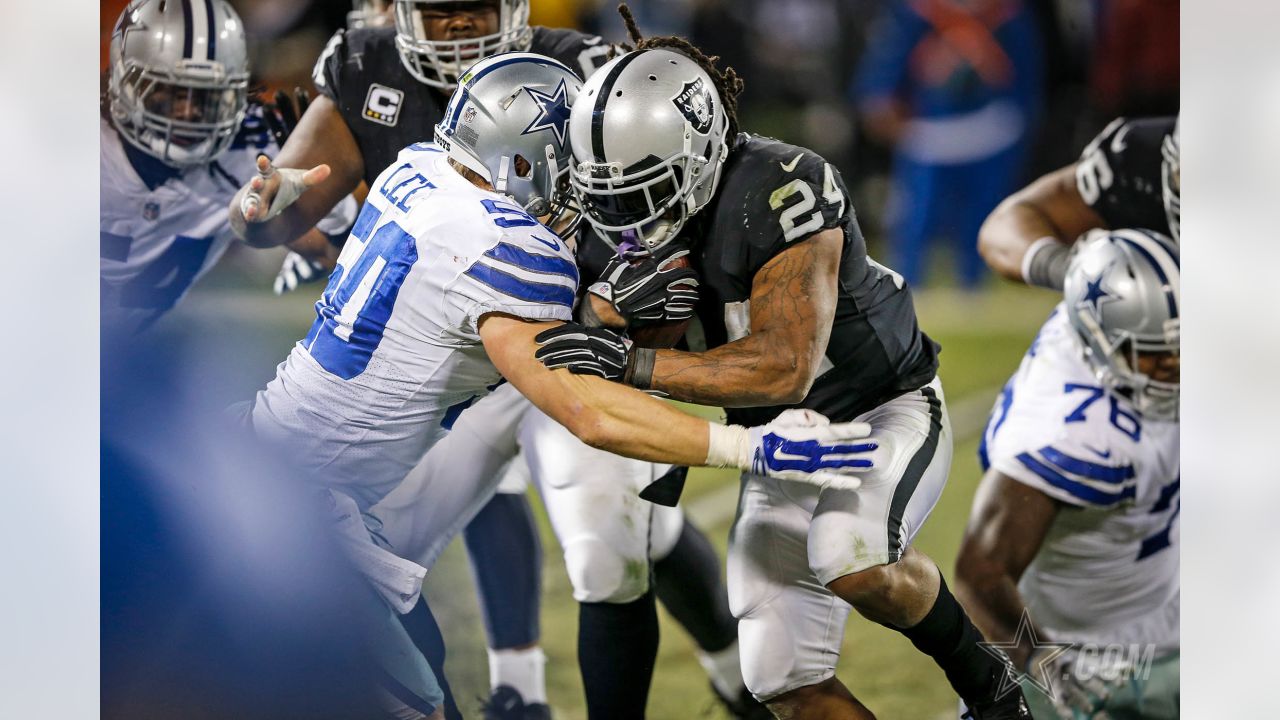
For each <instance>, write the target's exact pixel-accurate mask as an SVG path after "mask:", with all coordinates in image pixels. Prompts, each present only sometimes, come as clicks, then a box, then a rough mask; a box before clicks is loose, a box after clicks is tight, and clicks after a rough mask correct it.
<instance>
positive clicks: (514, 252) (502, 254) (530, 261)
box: [485, 243, 578, 285]
mask: <svg viewBox="0 0 1280 720" xmlns="http://www.w3.org/2000/svg"><path fill="white" fill-rule="evenodd" d="M485 257H491V258H493V259H495V260H501V261H502V262H505V263H507V264H510V265H515V266H516V267H519V268H523V269H525V270H528V271H529V272H535V273H544V274H547V275H560V276H562V277H566V278H569V279H570V280H572V281H573V282H574V284H575V285H576V284H577V282H578V266H577V265H575V264H573V262H571V261H569V260H565V259H564V258H560V257H555V256H553V255H539V254H538V253H531V252H529V251H528V250H525V249H524V248H522V247H518V246H516V245H511V244H510V243H498V244H497V245H494V246H493V247H492V248H491V249H490V250H489V252H487V253H485Z"/></svg>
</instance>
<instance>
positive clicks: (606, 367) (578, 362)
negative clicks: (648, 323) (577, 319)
mask: <svg viewBox="0 0 1280 720" xmlns="http://www.w3.org/2000/svg"><path fill="white" fill-rule="evenodd" d="M534 341H535V342H537V343H538V345H540V346H541V347H539V348H538V350H537V352H535V353H534V357H536V358H537V359H538V360H539V361H541V362H542V364H543V365H546V366H547V367H548V368H550V369H552V370H555V369H557V368H565V369H567V370H568V371H569V372H571V373H574V374H577V375H595V376H597V377H602V378H604V379H605V380H612V381H614V382H624V381H625V379H624V378H625V375H626V372H627V361H628V360H629V359H630V355H631V347H632V346H631V340H630V339H628V338H627V336H626V335H623V334H622V333H619V332H617V331H615V330H609V329H608V328H589V327H586V326H584V325H579V324H577V323H565V324H564V325H559V326H557V327H554V328H551V329H550V330H544V331H542V332H540V333H538V335H537V337H535V338H534Z"/></svg>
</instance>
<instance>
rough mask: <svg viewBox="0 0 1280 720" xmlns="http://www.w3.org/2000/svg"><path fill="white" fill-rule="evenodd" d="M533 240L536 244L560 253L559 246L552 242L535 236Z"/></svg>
mask: <svg viewBox="0 0 1280 720" xmlns="http://www.w3.org/2000/svg"><path fill="white" fill-rule="evenodd" d="M533 239H534V240H537V241H538V242H540V243H542V244H543V245H546V246H547V247H549V248H551V249H552V250H555V251H556V252H560V246H559V245H558V244H556V242H555V241H554V240H545V239H543V238H540V237H538V236H537V235H534V236H533Z"/></svg>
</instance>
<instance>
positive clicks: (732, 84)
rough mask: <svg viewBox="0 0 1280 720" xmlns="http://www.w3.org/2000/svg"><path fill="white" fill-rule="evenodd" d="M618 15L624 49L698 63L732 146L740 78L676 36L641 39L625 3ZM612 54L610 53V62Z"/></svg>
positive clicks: (731, 69)
mask: <svg viewBox="0 0 1280 720" xmlns="http://www.w3.org/2000/svg"><path fill="white" fill-rule="evenodd" d="M618 14H619V15H621V16H622V22H623V24H624V25H626V27H627V35H628V36H629V37H630V38H631V43H632V44H630V45H628V44H626V43H621V47H622V49H623V50H625V51H627V52H631V51H632V50H657V49H659V48H666V49H668V50H674V51H676V52H678V53H680V54H681V55H684V56H686V57H688V58H689V59H690V60H692V61H694V62H695V63H697V64H698V67H700V68H702V71H703V72H705V73H706V74H707V75H708V76H710V78H711V84H712V85H714V86H715V88H716V93H717V94H719V95H720V100H721V101H722V102H724V114H725V116H726V117H728V119H729V132H728V141H729V146H730V147H733V142H734V139H735V138H737V137H738V95H739V94H740V93H741V92H742V78H741V77H739V76H738V73H737V72H736V71H735V70H734V69H733V68H731V67H726V68H725V69H724V70H721V69H720V68H719V67H717V66H716V63H717V62H719V60H720V57H719V56H718V55H711V56H707V54H706V53H704V52H702V51H701V50H699V49H698V48H697V47H695V46H694V44H693V43H691V42H689V41H688V40H686V39H684V38H682V37H678V36H675V35H664V36H659V37H644V36H642V35H641V34H640V28H639V27H638V26H637V25H636V18H635V16H634V15H632V14H631V8H630V7H628V6H627V4H626V3H625V2H624V3H618ZM613 54H614V53H610V59H612V56H613Z"/></svg>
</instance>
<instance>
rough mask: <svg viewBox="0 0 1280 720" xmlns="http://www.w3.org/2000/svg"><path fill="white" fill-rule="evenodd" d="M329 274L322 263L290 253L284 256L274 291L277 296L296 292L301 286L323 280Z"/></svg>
mask: <svg viewBox="0 0 1280 720" xmlns="http://www.w3.org/2000/svg"><path fill="white" fill-rule="evenodd" d="M328 274H329V271H328V270H326V269H325V267H324V266H323V265H321V264H320V263H318V262H314V261H312V260H308V259H307V258H305V257H303V256H301V255H299V254H298V253H296V252H290V253H289V254H288V255H285V256H284V264H283V265H281V266H280V273H279V274H278V275H276V281H275V283H274V284H273V285H272V290H274V291H275V293H276V294H277V295H283V294H285V293H287V292H292V291H294V290H296V289H297V288H298V286H299V285H305V284H307V283H313V282H318V281H320V280H323V279H324V278H325V276H327V275H328Z"/></svg>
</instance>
